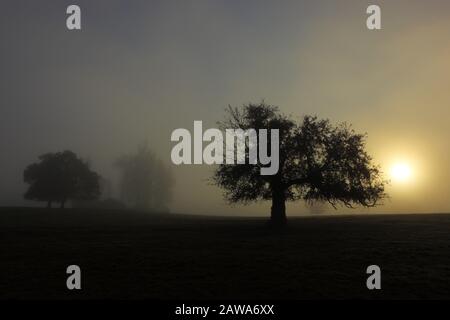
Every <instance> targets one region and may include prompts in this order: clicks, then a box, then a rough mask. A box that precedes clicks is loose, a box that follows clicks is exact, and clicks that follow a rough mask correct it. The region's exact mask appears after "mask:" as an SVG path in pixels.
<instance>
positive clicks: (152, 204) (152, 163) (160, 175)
mask: <svg viewBox="0 0 450 320" xmlns="http://www.w3.org/2000/svg"><path fill="white" fill-rule="evenodd" d="M116 165H117V167H118V168H119V170H120V185H119V189H120V195H121V198H122V200H123V201H125V203H127V204H129V205H131V206H133V207H135V208H138V209H145V210H148V209H151V210H158V211H165V210H167V205H168V204H169V202H170V200H171V197H172V188H173V185H174V178H173V176H172V173H171V171H170V169H169V168H168V167H167V166H165V165H164V164H163V162H162V161H161V160H160V159H158V158H157V157H156V155H155V154H154V153H153V151H152V150H150V149H149V148H148V146H147V145H142V146H140V147H139V148H138V150H137V152H136V153H133V154H127V155H123V156H121V157H120V158H119V159H118V160H117V161H116Z"/></svg>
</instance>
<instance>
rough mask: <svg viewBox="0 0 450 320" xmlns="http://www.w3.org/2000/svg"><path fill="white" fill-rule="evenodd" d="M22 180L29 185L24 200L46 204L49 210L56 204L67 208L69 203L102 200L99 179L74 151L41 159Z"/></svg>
mask: <svg viewBox="0 0 450 320" xmlns="http://www.w3.org/2000/svg"><path fill="white" fill-rule="evenodd" d="M23 177H24V181H25V182H26V183H27V184H29V187H28V190H27V191H26V193H25V195H24V197H25V198H26V199H29V200H37V201H47V203H48V206H49V207H51V204H52V202H54V201H55V202H60V203H61V207H64V205H65V203H66V201H67V200H70V199H72V200H75V199H76V200H94V199H97V198H98V197H99V196H100V186H99V179H100V176H99V175H98V174H97V173H95V172H94V171H92V170H90V168H89V165H88V163H87V162H85V161H83V160H82V159H80V158H78V157H77V155H76V154H75V153H73V152H72V151H67V150H66V151H63V152H56V153H46V154H43V155H41V156H40V157H39V162H36V163H33V164H30V165H29V166H28V167H27V168H26V169H25V171H24V174H23Z"/></svg>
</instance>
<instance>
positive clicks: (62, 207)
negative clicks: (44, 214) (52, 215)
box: [61, 200, 66, 209]
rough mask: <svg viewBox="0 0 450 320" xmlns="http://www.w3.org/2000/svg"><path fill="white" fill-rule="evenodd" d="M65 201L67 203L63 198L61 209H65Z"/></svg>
mask: <svg viewBox="0 0 450 320" xmlns="http://www.w3.org/2000/svg"><path fill="white" fill-rule="evenodd" d="M65 203H66V200H62V201H61V209H64V205H65Z"/></svg>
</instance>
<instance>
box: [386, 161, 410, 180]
mask: <svg viewBox="0 0 450 320" xmlns="http://www.w3.org/2000/svg"><path fill="white" fill-rule="evenodd" d="M411 176H412V170H411V166H410V165H409V164H408V163H406V162H399V163H395V164H394V165H393V166H392V167H391V177H392V180H393V181H395V182H408V181H410V180H411Z"/></svg>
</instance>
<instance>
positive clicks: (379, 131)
mask: <svg viewBox="0 0 450 320" xmlns="http://www.w3.org/2000/svg"><path fill="white" fill-rule="evenodd" d="M374 3H376V4H379V5H380V6H381V12H382V30H379V31H369V30H368V29H367V28H366V17H367V15H366V13H365V11H366V8H367V6H368V5H369V4H374ZM69 4H78V5H79V6H80V7H81V10H82V30H81V31H68V30H67V29H66V22H65V20H66V17H67V15H66V13H65V11H66V8H67V6H68V5H69ZM0 16H1V18H0V23H1V28H0V34H1V41H2V43H1V48H2V49H1V60H0V64H1V69H0V70H1V72H0V77H1V78H0V79H1V80H0V81H1V94H0V105H1V107H0V110H1V113H0V150H1V152H2V157H1V160H0V161H1V180H0V205H22V204H24V203H25V202H24V201H23V200H22V195H23V193H24V191H25V185H24V184H23V182H22V172H23V169H24V168H25V167H26V165H28V164H29V163H31V162H33V161H36V160H37V157H38V156H39V155H40V154H42V153H45V152H54V151H60V150H65V149H70V150H73V151H74V152H76V153H77V154H79V155H80V156H81V157H83V158H85V159H89V160H90V163H91V165H92V167H93V169H95V170H96V171H98V172H99V173H100V174H101V175H103V176H105V177H107V178H109V179H111V180H113V181H115V179H116V178H117V173H116V172H115V169H114V167H113V162H114V160H115V159H116V158H117V157H118V156H119V155H121V154H123V153H128V152H132V151H134V150H135V149H136V147H137V146H138V145H139V144H141V143H142V142H144V141H147V142H148V144H149V145H150V146H151V148H152V149H153V150H154V151H155V152H156V153H157V154H158V155H159V157H160V158H161V159H163V160H164V161H165V162H166V163H167V164H168V165H170V166H172V169H173V172H174V174H175V177H176V188H175V199H174V202H173V203H172V205H171V209H172V211H175V212H186V213H200V214H230V215H240V214H245V215H247V214H250V215H256V214H262V215H267V214H268V210H269V209H268V208H269V204H268V203H263V204H257V205H251V206H247V207H242V206H235V207H229V206H228V205H227V204H226V203H225V202H224V200H223V199H222V196H221V190H219V189H217V188H216V187H213V186H211V185H209V184H208V182H207V179H208V178H209V177H210V176H211V172H212V170H213V168H212V167H209V166H179V167H177V166H174V165H172V164H171V162H170V150H171V147H172V146H173V144H172V143H171V141H170V134H171V132H172V131H173V130H174V129H176V128H188V129H189V130H192V128H193V121H194V120H203V121H204V127H214V126H215V122H216V121H218V120H221V119H222V118H223V116H224V109H225V107H226V106H227V105H228V104H231V105H241V104H243V103H247V102H250V101H254V102H258V101H260V100H261V99H265V101H266V102H268V103H270V104H275V105H278V106H279V107H280V108H281V110H282V111H283V112H285V113H287V114H292V115H293V116H294V117H300V116H302V115H304V114H316V115H318V116H319V117H324V118H329V119H330V120H331V121H332V122H334V123H337V122H341V121H347V122H349V123H351V124H353V126H354V128H355V129H356V130H357V131H360V132H367V133H368V137H369V138H368V141H367V143H368V145H367V147H368V150H369V152H370V153H371V154H372V155H373V156H374V161H375V162H377V163H380V164H381V165H382V168H383V170H384V171H386V173H388V172H389V168H390V166H391V165H392V163H394V162H395V161H398V160H399V159H400V160H401V161H406V162H408V163H409V164H410V165H411V168H412V173H413V179H412V180H411V181H410V182H409V183H408V184H402V185H400V184H395V183H393V184H392V185H391V186H390V187H389V188H388V192H389V193H390V195H391V199H390V200H389V201H387V202H386V204H385V205H384V206H383V207H379V208H375V209H372V210H370V212H445V211H446V212H449V211H450V199H449V195H450V165H449V164H450V146H449V145H450V144H449V141H450V125H449V120H450V90H449V84H450V59H449V57H450V41H449V39H450V2H449V1H406V0H405V1H400V0H398V1H361V0H354V1H342V0H340V1H233V0H227V1H225V0H224V1H213V0H211V1H181V0H180V1H125V0H124V1H114V0H108V1H56V0H55V1H17V0H14V1H12V0H11V1H2V5H1V10H0ZM26 204H28V205H34V204H36V205H43V204H39V203H30V202H27V203H26ZM311 211H318V212H332V211H333V210H332V209H330V208H328V207H326V206H325V207H317V208H305V207H304V206H303V205H302V204H301V203H298V204H293V205H289V206H288V214H291V215H295V214H301V213H308V212H311ZM367 211H368V210H359V211H358V210H356V211H355V212H367ZM339 212H346V210H339Z"/></svg>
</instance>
